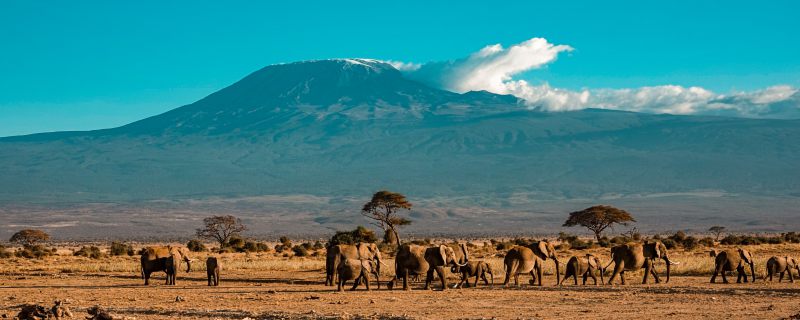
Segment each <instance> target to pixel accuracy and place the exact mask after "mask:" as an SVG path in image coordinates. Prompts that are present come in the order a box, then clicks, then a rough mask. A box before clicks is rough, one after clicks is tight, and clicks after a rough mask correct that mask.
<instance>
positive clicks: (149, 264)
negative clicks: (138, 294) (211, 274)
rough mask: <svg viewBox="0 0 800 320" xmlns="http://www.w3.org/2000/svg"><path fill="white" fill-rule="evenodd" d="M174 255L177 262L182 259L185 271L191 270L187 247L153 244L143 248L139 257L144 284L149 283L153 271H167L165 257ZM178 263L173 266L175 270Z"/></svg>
mask: <svg viewBox="0 0 800 320" xmlns="http://www.w3.org/2000/svg"><path fill="white" fill-rule="evenodd" d="M170 256H174V258H175V259H176V260H177V263H178V264H180V261H181V260H183V261H185V262H186V272H191V271H192V264H191V263H192V259H191V258H190V257H189V249H186V248H182V247H173V246H166V247H164V246H155V247H147V248H144V250H143V252H142V257H141V259H140V261H141V264H142V279H144V284H145V285H149V284H150V274H151V273H153V272H159V271H164V272H166V271H167V265H166V261H167V260H166V258H170ZM178 268H179V265H176V266H175V269H176V270H177V269H178Z"/></svg>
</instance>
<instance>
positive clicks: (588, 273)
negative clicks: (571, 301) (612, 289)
mask: <svg viewBox="0 0 800 320" xmlns="http://www.w3.org/2000/svg"><path fill="white" fill-rule="evenodd" d="M595 270H600V283H604V282H605V280H604V279H603V273H604V272H605V270H603V265H602V262H601V261H600V259H599V258H597V257H596V256H595V255H593V254H591V253H588V254H586V256H585V257H572V258H570V259H569V261H567V265H566V266H565V267H564V278H562V279H561V282H559V283H558V285H561V283H563V282H564V280H567V279H568V278H569V277H573V278H575V285H576V286H577V285H578V276H583V285H586V280H587V279H588V277H592V280H594V285H597V277H596V276H595V275H594V272H595Z"/></svg>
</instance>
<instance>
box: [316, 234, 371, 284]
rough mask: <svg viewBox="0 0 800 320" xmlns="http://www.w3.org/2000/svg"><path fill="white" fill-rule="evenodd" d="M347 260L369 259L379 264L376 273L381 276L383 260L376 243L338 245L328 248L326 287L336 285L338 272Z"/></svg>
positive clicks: (326, 256)
mask: <svg viewBox="0 0 800 320" xmlns="http://www.w3.org/2000/svg"><path fill="white" fill-rule="evenodd" d="M345 259H368V260H375V262H377V268H376V269H375V272H377V273H378V274H380V272H381V265H382V264H384V263H383V259H382V258H381V251H380V250H378V245H377V244H375V243H368V242H359V243H357V244H337V245H335V246H331V247H328V250H327V252H326V255H325V285H326V286H333V285H334V284H336V283H337V282H336V276H337V272H336V270H339V265H340V264H341V263H342V261H344V260H345Z"/></svg>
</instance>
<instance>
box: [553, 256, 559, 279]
mask: <svg viewBox="0 0 800 320" xmlns="http://www.w3.org/2000/svg"><path fill="white" fill-rule="evenodd" d="M553 262H555V263H556V285H558V284H560V283H561V270H560V268H559V265H560V264H561V263H560V262H559V261H558V258H557V257H555V256H553Z"/></svg>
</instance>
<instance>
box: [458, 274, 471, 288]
mask: <svg viewBox="0 0 800 320" xmlns="http://www.w3.org/2000/svg"><path fill="white" fill-rule="evenodd" d="M465 281H466V282H467V286H469V280H467V274H466V273H462V274H461V280H460V281H458V284H457V285H456V288H459V289H461V286H462V285H463V284H464V282H465Z"/></svg>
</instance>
